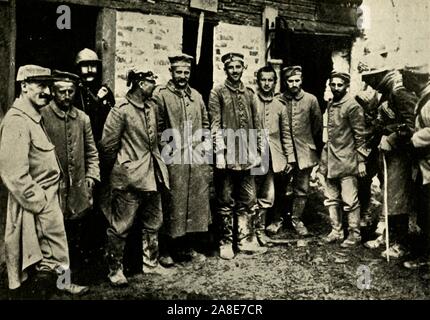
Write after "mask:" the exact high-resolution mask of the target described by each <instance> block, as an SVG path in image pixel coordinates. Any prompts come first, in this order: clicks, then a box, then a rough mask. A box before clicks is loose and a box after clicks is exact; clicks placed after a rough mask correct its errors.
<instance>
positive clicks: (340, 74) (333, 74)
mask: <svg viewBox="0 0 430 320" xmlns="http://www.w3.org/2000/svg"><path fill="white" fill-rule="evenodd" d="M330 78H331V79H333V78H340V79H342V80H343V81H345V82H346V83H349V82H350V81H351V76H350V75H349V73H346V72H340V71H336V70H333V71H332V72H331V75H330Z"/></svg>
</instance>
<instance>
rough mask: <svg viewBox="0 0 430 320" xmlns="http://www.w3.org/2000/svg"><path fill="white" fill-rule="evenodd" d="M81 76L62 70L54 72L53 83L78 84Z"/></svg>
mask: <svg viewBox="0 0 430 320" xmlns="http://www.w3.org/2000/svg"><path fill="white" fill-rule="evenodd" d="M79 79H80V78H79V76H78V75H76V74H74V73H71V72H65V71H60V70H53V71H52V80H53V81H64V82H73V83H76V82H78V81H79Z"/></svg>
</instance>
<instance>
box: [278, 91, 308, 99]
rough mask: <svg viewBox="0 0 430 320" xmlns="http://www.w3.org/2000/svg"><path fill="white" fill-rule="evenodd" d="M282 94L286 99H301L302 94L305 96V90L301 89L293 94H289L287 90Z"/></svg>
mask: <svg viewBox="0 0 430 320" xmlns="http://www.w3.org/2000/svg"><path fill="white" fill-rule="evenodd" d="M282 95H283V96H284V98H285V99H287V100H293V99H294V100H297V101H298V100H301V99H302V98H303V97H304V96H305V92H304V91H303V89H302V90H300V92H299V93H298V94H297V95H295V96H293V95H292V94H290V93H289V92H288V91H287V90H286V91H285V92H284V93H283V94H282Z"/></svg>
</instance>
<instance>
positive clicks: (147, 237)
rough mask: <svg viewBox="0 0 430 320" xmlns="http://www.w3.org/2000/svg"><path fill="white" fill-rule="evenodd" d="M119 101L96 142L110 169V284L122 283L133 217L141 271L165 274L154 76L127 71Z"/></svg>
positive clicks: (164, 178)
mask: <svg viewBox="0 0 430 320" xmlns="http://www.w3.org/2000/svg"><path fill="white" fill-rule="evenodd" d="M127 85H128V86H130V85H131V89H130V90H129V91H128V92H127V95H126V97H125V98H126V100H127V102H125V103H124V104H122V105H119V106H116V107H115V108H113V109H112V110H111V112H110V113H109V116H108V118H107V120H106V125H105V128H104V130H103V136H102V140H101V142H100V158H101V160H102V161H104V162H105V164H106V166H107V167H108V168H112V170H111V174H110V183H111V188H112V211H111V213H110V214H107V213H106V214H107V218H108V221H109V228H108V229H107V236H108V243H107V253H108V264H109V275H108V278H109V280H110V282H111V283H112V284H113V285H114V286H123V285H127V283H128V281H127V278H126V277H125V276H124V273H123V262H122V261H123V255H124V247H125V243H126V239H127V236H128V234H129V232H130V229H131V227H132V226H133V224H134V221H135V219H136V218H138V219H139V220H140V222H141V225H142V250H143V257H142V262H143V267H142V271H143V272H144V273H157V274H161V275H170V274H171V273H172V271H171V270H167V269H164V268H163V267H162V266H160V264H159V263H158V230H159V229H160V227H161V224H162V222H163V213H162V209H161V194H160V192H161V191H162V189H163V188H165V187H166V188H168V187H169V176H168V172H167V168H166V165H165V164H164V163H163V161H162V159H161V155H160V151H159V149H158V134H157V122H158V119H157V110H156V108H157V106H156V104H155V101H154V100H152V92H153V91H154V88H155V76H154V74H153V73H152V72H151V71H148V72H134V71H130V72H129V74H128V76H127Z"/></svg>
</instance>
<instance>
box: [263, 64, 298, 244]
mask: <svg viewBox="0 0 430 320" xmlns="http://www.w3.org/2000/svg"><path fill="white" fill-rule="evenodd" d="M276 81H277V76H276V72H275V70H274V69H273V68H272V67H271V66H266V67H263V68H261V69H259V70H258V72H257V84H258V92H257V97H258V116H259V118H260V121H261V125H262V128H263V129H266V130H267V135H268V136H267V137H266V138H267V140H266V141H265V143H263V147H264V148H263V150H262V152H263V153H267V156H266V157H264V156H263V158H264V159H269V161H268V163H262V167H263V172H267V173H266V174H264V175H261V176H256V177H255V180H256V185H257V204H258V211H257V219H256V220H257V222H256V225H255V233H256V234H257V239H258V241H259V242H260V244H261V245H263V246H266V245H268V243H269V239H267V236H266V232H265V228H266V213H267V211H268V210H269V209H270V208H272V207H273V204H274V201H275V182H274V180H275V176H276V177H277V178H278V177H279V178H281V177H280V175H279V174H280V173H285V174H288V173H289V171H290V170H291V169H292V164H293V163H294V162H295V158H294V150H293V145H292V141H291V132H290V130H289V126H288V115H287V109H286V108H285V106H284V105H283V104H282V103H281V102H280V101H279V100H278V99H276V98H275V93H274V90H275V86H276Z"/></svg>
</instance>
